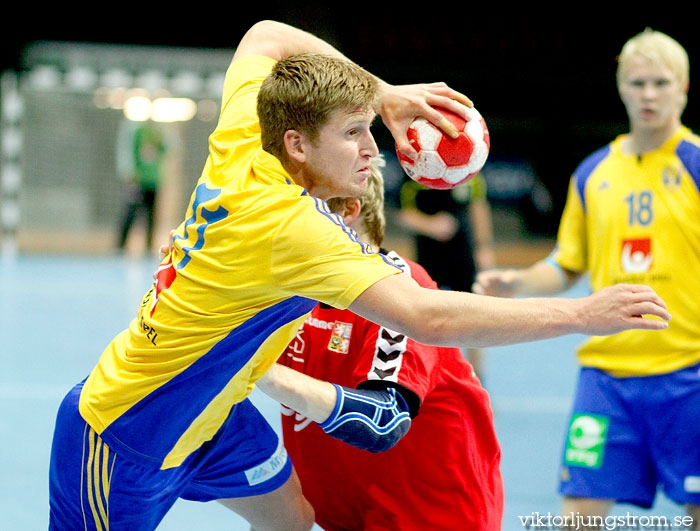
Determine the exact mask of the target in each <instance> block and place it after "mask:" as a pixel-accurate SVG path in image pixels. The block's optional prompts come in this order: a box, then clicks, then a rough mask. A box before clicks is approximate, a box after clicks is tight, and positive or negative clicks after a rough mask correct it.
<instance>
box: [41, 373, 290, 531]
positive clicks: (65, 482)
mask: <svg viewBox="0 0 700 531" xmlns="http://www.w3.org/2000/svg"><path fill="white" fill-rule="evenodd" d="M81 389H82V384H79V385H77V386H76V387H74V388H73V389H72V390H71V391H70V392H69V393H68V395H66V397H65V398H64V400H63V402H62V403H61V406H60V408H59V410H58V415H57V419H56V429H55V431H54V438H53V444H52V448H51V464H50V473H49V505H50V526H49V528H50V529H52V530H53V529H55V530H59V529H61V530H63V529H66V530H74V529H107V528H108V526H107V525H106V522H109V524H110V526H111V528H112V529H129V530H141V529H144V530H145V529H149V530H150V529H155V528H156V527H157V525H158V523H159V522H160V521H161V519H162V518H163V517H164V516H165V514H166V513H167V512H168V510H169V509H170V508H171V507H172V505H173V504H174V503H175V502H176V501H177V499H178V498H184V499H186V500H195V501H210V500H217V499H224V498H239V497H245V496H254V495H259V494H266V493H268V492H272V491H273V490H276V489H277V488H279V487H281V486H282V485H283V484H284V483H285V482H286V481H287V479H289V477H290V475H291V472H292V464H291V461H290V460H289V458H288V456H287V452H286V451H285V449H284V446H283V445H282V443H281V440H280V438H279V437H278V436H277V433H276V432H275V431H274V430H273V429H272V427H271V426H270V425H269V424H268V423H267V421H266V420H265V419H264V418H263V416H262V415H261V414H260V412H259V411H258V410H257V409H256V408H255V407H254V406H253V405H252V404H251V403H250V401H249V400H245V401H243V402H241V403H239V404H236V405H235V406H234V408H233V409H232V410H231V413H230V415H229V417H228V419H227V420H226V422H225V423H224V425H223V426H222V427H221V428H220V429H219V431H218V432H217V434H216V435H215V436H214V438H213V439H212V440H210V441H208V442H207V443H205V444H204V445H202V446H201V447H200V448H199V449H198V450H197V451H196V452H194V453H193V454H192V455H190V456H189V457H188V458H187V459H186V460H185V461H184V463H183V464H182V465H180V466H179V467H176V468H169V469H164V470H160V469H157V468H150V467H145V466H142V465H138V464H135V463H133V462H132V461H130V460H128V459H126V458H124V457H122V456H120V455H117V454H115V453H114V452H113V451H112V449H111V448H109V447H108V446H107V445H106V444H105V443H104V441H102V440H101V439H100V437H99V436H98V435H97V434H96V433H95V431H94V430H92V428H90V426H88V425H87V424H86V423H85V421H84V420H83V418H82V417H81V416H80V413H79V411H78V402H79V399H80V391H81ZM146 435H148V434H146Z"/></svg>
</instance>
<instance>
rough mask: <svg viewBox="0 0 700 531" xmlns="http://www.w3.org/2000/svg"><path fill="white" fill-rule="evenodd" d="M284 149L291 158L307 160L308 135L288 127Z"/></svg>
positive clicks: (299, 160)
mask: <svg viewBox="0 0 700 531" xmlns="http://www.w3.org/2000/svg"><path fill="white" fill-rule="evenodd" d="M284 149H285V151H286V152H287V157H289V159H290V160H293V161H295V162H298V163H304V162H306V137H305V136H304V135H303V134H302V133H300V132H299V131H296V130H294V129H288V130H287V131H285V132H284Z"/></svg>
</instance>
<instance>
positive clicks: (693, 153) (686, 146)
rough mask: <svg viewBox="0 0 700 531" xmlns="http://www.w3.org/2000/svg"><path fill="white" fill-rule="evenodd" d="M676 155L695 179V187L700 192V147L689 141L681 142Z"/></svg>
mask: <svg viewBox="0 0 700 531" xmlns="http://www.w3.org/2000/svg"><path fill="white" fill-rule="evenodd" d="M676 155H678V158H679V159H681V162H682V163H683V166H685V169H686V170H688V173H689V174H690V176H691V177H692V178H693V181H694V182H695V187H696V188H697V189H698V191H700V146H697V145H695V144H693V143H692V142H688V141H687V140H681V142H679V143H678V147H677V148H676Z"/></svg>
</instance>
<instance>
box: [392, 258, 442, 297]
mask: <svg viewBox="0 0 700 531" xmlns="http://www.w3.org/2000/svg"><path fill="white" fill-rule="evenodd" d="M382 254H384V255H385V256H386V257H387V258H388V259H389V260H390V261H391V262H392V263H393V264H394V265H395V266H396V267H398V268H399V269H401V271H403V272H404V273H406V274H408V275H410V276H411V278H413V280H415V281H416V282H417V283H418V284H419V285H420V286H421V287H424V288H431V289H437V287H438V286H437V284H436V283H435V281H434V280H433V279H432V278H431V277H430V275H429V274H428V272H427V271H426V270H425V268H424V267H423V266H421V265H420V264H417V263H416V262H413V261H412V260H409V259H408V258H404V257H403V256H401V255H400V254H398V253H397V252H396V251H385V250H382Z"/></svg>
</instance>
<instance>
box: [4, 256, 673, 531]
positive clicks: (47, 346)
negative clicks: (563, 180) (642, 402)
mask: <svg viewBox="0 0 700 531" xmlns="http://www.w3.org/2000/svg"><path fill="white" fill-rule="evenodd" d="M155 265H156V260H155V258H153V259H145V258H144V259H134V258H121V257H98V258H96V257H84V256H73V257H66V256H39V255H19V256H16V257H12V258H7V257H5V258H4V259H2V260H0V529H1V530H3V531H29V530H40V529H46V528H47V522H48V501H47V499H48V487H47V484H48V480H47V475H48V461H49V451H50V445H51V437H52V431H53V422H54V416H55V413H56V409H57V407H58V404H59V402H60V400H61V398H62V397H63V394H64V393H65V392H66V391H67V390H68V389H69V388H70V387H71V386H72V385H73V384H74V383H76V382H77V381H78V380H80V379H82V378H83V377H84V376H85V375H86V374H87V373H88V371H89V370H90V369H91V368H92V366H93V365H94V363H95V361H96V360H97V358H98V356H99V355H100V353H101V351H102V349H103V348H104V346H105V345H106V343H107V342H108V341H109V340H110V339H111V338H112V337H113V336H114V335H115V334H116V333H118V332H120V331H121V330H122V329H123V328H125V327H126V326H127V325H128V323H129V321H130V320H131V317H132V315H134V313H135V309H136V307H137V305H138V303H139V301H140V299H141V296H142V294H143V293H144V291H145V290H146V289H147V287H148V286H149V285H150V283H151V282H152V272H153V270H154V268H155ZM583 293H584V289H583V288H582V287H578V288H574V290H572V293H571V294H572V295H574V296H579V295H581V294H583ZM581 339H582V337H581V336H569V337H566V338H560V339H556V340H549V341H543V342H538V343H531V344H528V345H521V346H517V347H504V348H495V349H490V350H488V351H487V352H486V358H485V378H484V379H485V385H486V387H487V389H489V391H490V393H491V397H492V401H493V407H494V411H495V421H496V429H497V432H498V434H499V438H500V441H501V445H502V447H503V463H502V470H503V476H504V481H505V488H506V508H505V516H504V521H503V529H504V530H505V531H511V530H519V529H524V528H525V527H524V526H523V525H522V524H521V521H520V518H519V517H520V516H522V517H525V516H529V515H532V514H533V513H536V514H540V515H545V514H547V513H551V514H553V515H554V514H557V512H558V507H559V498H558V496H557V494H556V484H557V469H558V461H559V454H560V447H561V443H562V437H563V433H564V429H565V427H566V420H567V411H568V408H569V406H570V402H571V397H572V392H573V387H574V382H575V377H576V370H577V369H576V363H575V359H574V355H573V349H574V347H575V345H576V344H577V343H578V342H580V341H581ZM254 399H255V401H256V402H257V403H258V404H259V405H260V407H261V408H262V409H263V411H264V412H265V413H266V414H267V415H268V416H269V418H270V419H271V420H272V422H273V425H275V426H278V425H279V421H278V409H277V406H276V404H274V403H273V402H271V401H269V399H266V398H265V397H264V396H262V395H260V394H257V393H256V394H255V395H254ZM407 465H409V464H407ZM436 510H439V509H437V508H436ZM627 512H630V513H631V514H640V515H668V516H675V515H681V514H683V513H682V510H681V509H680V508H678V507H676V506H675V505H673V504H671V503H670V502H668V501H667V500H666V499H665V498H663V497H660V498H659V500H658V502H657V506H656V507H655V508H654V509H652V510H651V511H639V510H637V509H635V508H633V507H630V506H619V507H617V508H616V509H615V514H627ZM532 528H533V529H534V527H532ZM192 529H197V530H200V531H207V530H224V529H227V530H231V529H233V530H238V529H241V530H243V529H248V526H247V524H246V522H244V521H243V520H242V519H240V518H239V517H237V516H236V515H234V514H232V513H230V512H229V511H227V510H226V509H224V508H223V507H220V506H218V505H217V504H215V503H210V504H198V503H191V502H184V501H181V502H179V503H178V504H176V506H175V507H174V508H173V509H172V510H171V512H170V513H169V514H168V516H167V517H166V519H165V520H164V521H163V523H162V524H161V526H160V527H159V530H163V531H180V530H181V531H189V530H192Z"/></svg>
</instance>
